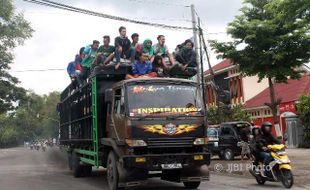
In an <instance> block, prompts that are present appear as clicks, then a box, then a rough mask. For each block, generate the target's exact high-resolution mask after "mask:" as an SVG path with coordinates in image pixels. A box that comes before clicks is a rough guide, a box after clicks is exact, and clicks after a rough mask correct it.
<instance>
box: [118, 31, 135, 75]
mask: <svg viewBox="0 0 310 190" xmlns="http://www.w3.org/2000/svg"><path fill="white" fill-rule="evenodd" d="M118 31H119V34H120V35H119V36H118V37H116V38H115V58H116V65H115V69H118V68H119V66H120V61H121V58H124V59H129V58H130V61H131V63H133V61H134V58H135V49H134V48H133V47H132V46H131V42H130V40H129V39H128V37H127V36H126V28H125V27H124V26H121V27H120V28H119V30H118Z"/></svg>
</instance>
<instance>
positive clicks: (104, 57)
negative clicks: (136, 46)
mask: <svg viewBox="0 0 310 190" xmlns="http://www.w3.org/2000/svg"><path fill="white" fill-rule="evenodd" d="M114 52H115V47H114V46H111V45H110V36H107V35H105V36H103V45H101V46H100V47H99V49H98V60H97V64H102V65H107V64H109V63H110V61H111V60H112V59H113V57H114Z"/></svg>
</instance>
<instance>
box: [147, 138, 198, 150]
mask: <svg viewBox="0 0 310 190" xmlns="http://www.w3.org/2000/svg"><path fill="white" fill-rule="evenodd" d="M193 142H194V138H192V137H190V138H189V137H187V138H149V139H148V140H147V145H148V147H149V148H167V147H192V146H193Z"/></svg>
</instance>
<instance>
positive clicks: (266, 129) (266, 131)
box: [261, 121, 272, 134]
mask: <svg viewBox="0 0 310 190" xmlns="http://www.w3.org/2000/svg"><path fill="white" fill-rule="evenodd" d="M271 128H272V123H270V122H268V121H266V122H264V123H263V124H262V127H261V130H262V132H263V133H264V134H270V133H271Z"/></svg>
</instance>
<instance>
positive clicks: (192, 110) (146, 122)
mask: <svg viewBox="0 0 310 190" xmlns="http://www.w3.org/2000/svg"><path fill="white" fill-rule="evenodd" d="M197 88H198V87H197V84H196V83H195V82H193V81H190V80H185V79H172V78H149V79H141V78H138V79H130V80H124V81H121V82H119V83H116V84H115V85H113V87H112V88H109V89H106V91H105V102H106V103H107V120H106V127H107V137H108V138H102V139H101V143H102V144H103V145H107V146H110V143H111V140H112V141H115V142H114V143H115V144H117V148H116V149H117V151H115V150H114V152H118V153H116V155H115V156H117V157H118V158H119V159H118V160H119V162H121V164H120V165H121V166H122V167H123V169H122V171H123V172H120V173H119V174H120V175H119V182H120V183H122V182H124V183H127V182H128V181H131V180H130V178H134V181H135V183H139V182H143V181H144V180H146V179H147V178H148V177H149V176H152V175H150V174H151V173H154V172H155V173H156V176H160V177H161V178H162V179H163V180H168V181H174V182H183V183H184V185H185V186H186V187H191V188H192V187H198V186H199V184H200V182H201V181H205V180H208V176H209V174H208V171H207V170H203V169H201V166H203V165H209V163H210V155H209V153H207V151H206V147H205V145H206V144H207V143H208V141H207V138H206V130H207V128H206V124H205V123H206V122H205V110H204V106H203V101H202V98H201V96H200V94H199V93H198V89H197ZM105 160H107V168H109V166H108V164H109V160H108V158H107V159H105ZM116 165H118V164H116ZM111 175H112V174H111ZM110 177H112V176H110ZM108 178H109V175H108Z"/></svg>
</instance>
